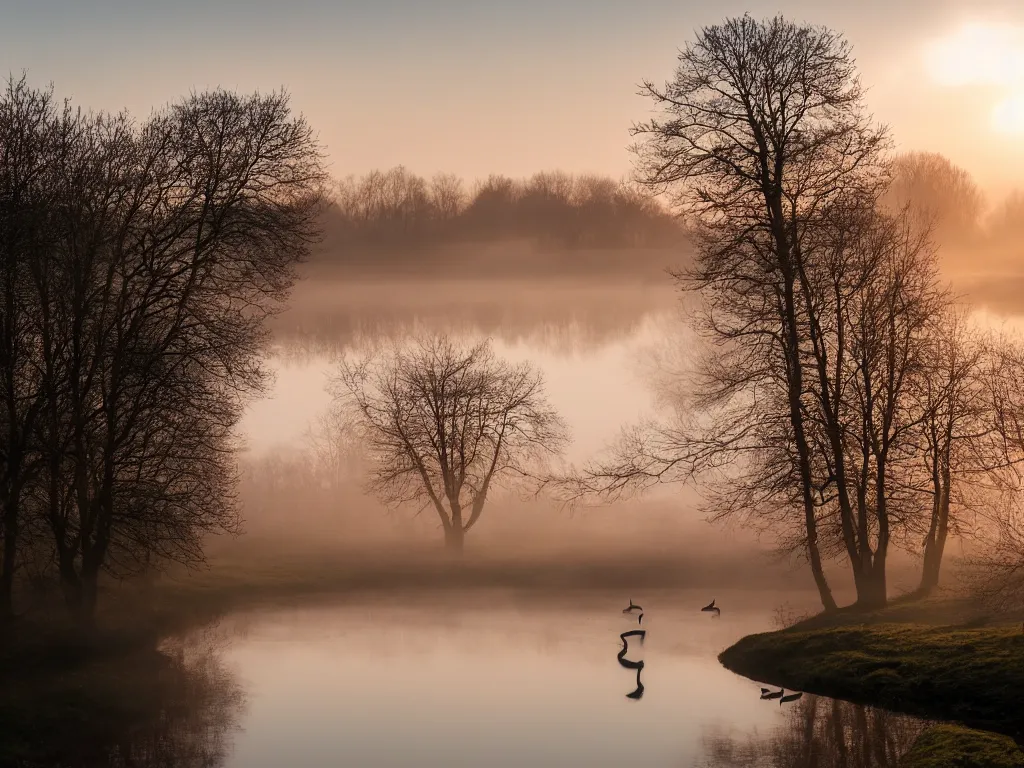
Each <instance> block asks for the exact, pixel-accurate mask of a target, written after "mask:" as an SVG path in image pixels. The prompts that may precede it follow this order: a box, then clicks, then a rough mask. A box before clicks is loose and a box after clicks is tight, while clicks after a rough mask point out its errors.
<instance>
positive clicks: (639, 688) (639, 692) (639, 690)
mask: <svg viewBox="0 0 1024 768" xmlns="http://www.w3.org/2000/svg"><path fill="white" fill-rule="evenodd" d="M640 663H641V664H643V662H642V661H641V662H640ZM640 670H641V668H639V667H638V668H637V670H636V690H635V691H633V692H632V693H627V694H626V698H627V699H640V698H641V697H642V696H643V695H644V684H643V683H641V682H640Z"/></svg>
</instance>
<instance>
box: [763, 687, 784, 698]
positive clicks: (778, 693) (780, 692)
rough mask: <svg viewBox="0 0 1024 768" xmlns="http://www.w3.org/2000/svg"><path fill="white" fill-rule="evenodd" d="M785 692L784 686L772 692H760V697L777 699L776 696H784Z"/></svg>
mask: <svg viewBox="0 0 1024 768" xmlns="http://www.w3.org/2000/svg"><path fill="white" fill-rule="evenodd" d="M785 693H786V689H785V688H779V690H777V691H775V692H774V693H762V694H761V698H762V699H778V698H781V697H782V696H784V695H785Z"/></svg>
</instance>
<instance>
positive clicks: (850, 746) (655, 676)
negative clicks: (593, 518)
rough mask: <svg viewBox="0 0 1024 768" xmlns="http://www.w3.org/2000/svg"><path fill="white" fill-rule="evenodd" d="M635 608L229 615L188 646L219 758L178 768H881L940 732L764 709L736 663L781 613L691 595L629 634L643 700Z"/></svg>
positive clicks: (525, 604) (355, 607) (422, 600)
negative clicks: (711, 608) (733, 655)
mask: <svg viewBox="0 0 1024 768" xmlns="http://www.w3.org/2000/svg"><path fill="white" fill-rule="evenodd" d="M629 597H630V596H628V595H626V596H620V595H611V594H601V593H595V592H592V591H588V592H581V593H578V594H564V595H560V596H558V595H556V596H542V595H537V594H531V593H509V592H503V593H496V592H484V591H467V592H464V593H453V592H445V593H443V594H442V593H438V594H433V595H431V594H429V593H428V594H420V595H418V596H416V598H415V599H413V598H412V597H409V596H405V597H402V596H399V595H391V596H381V595H377V596H375V597H373V598H371V597H369V596H367V597H364V598H359V597H352V598H351V599H348V600H346V601H345V602H344V603H333V604H326V605H318V606H314V607H302V608H300V607H296V608H293V609H287V610H274V611H263V612H258V613H241V614H235V615H232V616H229V617H226V618H225V619H224V620H222V621H221V622H219V624H217V625H216V626H213V627H209V628H206V629H205V630H203V631H201V632H199V633H198V634H195V635H193V636H192V637H191V638H186V639H185V642H184V644H185V645H186V646H190V647H192V648H205V649H206V650H205V652H203V653H193V654H192V658H193V659H202V663H198V662H195V661H193V662H192V663H191V665H192V666H191V668H190V669H191V671H189V672H188V674H189V675H190V676H192V677H193V678H194V679H193V682H192V683H190V684H189V686H187V688H188V690H191V691H193V692H196V693H197V694H198V695H196V696H195V701H194V702H193V704H194V705H195V706H197V707H199V708H201V707H207V708H208V709H210V710H211V711H212V712H214V713H215V714H216V715H217V716H219V717H217V716H211V715H210V714H209V713H207V714H203V713H199V712H194V713H192V715H191V716H190V718H189V722H192V723H193V724H195V723H199V724H201V727H198V728H196V727H193V728H192V731H193V732H194V733H196V734H200V735H204V734H205V736H206V737H208V738H209V739H210V740H211V741H214V740H215V741H216V744H217V749H212V748H208V749H199V747H198V746H197V744H196V741H195V738H193V739H189V740H188V744H189V750H190V751H191V753H192V755H191V756H190V755H185V756H183V760H182V761H181V762H175V763H168V764H174V765H179V764H180V765H192V764H196V765H198V764H203V765H207V766H214V765H217V766H221V765H222V766H226V767H228V768H261V767H262V766H266V767H267V768H277V767H278V766H285V765H287V766H295V767H296V768H299V767H301V766H310V768H316V767H319V766H323V767H324V768H327V766H332V767H333V766H380V768H398V767H400V766H401V767H405V766H410V767H411V766H450V767H451V768H457V767H461V766H467V767H468V766H484V765H486V766H495V767H505V766H507V767H508V768H512V767H513V766H516V767H522V766H593V767H597V766H623V765H628V766H651V767H652V768H653V767H654V766H658V767H667V766H674V767H678V768H691V767H692V768H711V767H712V766H716V767H717V766H746V765H751V766H752V765H755V764H756V765H758V766H764V765H769V766H779V767H780V768H781V767H782V766H787V767H789V766H796V765H800V766H805V768H819V767H820V768H824V767H825V766H830V767H832V766H834V767H836V768H838V767H839V766H858V768H873V767H875V766H878V767H879V768H881V767H882V766H895V765H897V761H898V758H899V756H900V755H901V754H903V753H904V752H905V751H906V750H907V749H909V747H910V746H911V744H912V743H913V740H914V739H915V738H916V736H917V735H918V734H919V733H920V732H921V730H923V728H924V727H925V724H924V723H923V722H921V721H918V720H915V719H914V718H909V717H905V716H900V715H894V714H890V713H887V712H885V711H882V710H872V709H869V708H864V707H858V706H854V705H851V704H847V703H843V702H837V701H833V700H830V699H825V698H821V697H815V696H811V695H805V696H803V697H802V698H801V699H799V700H798V701H796V702H792V703H784V704H780V702H779V701H777V700H761V699H760V690H759V686H758V685H757V684H756V683H754V682H752V681H749V680H746V679H744V678H741V677H738V676H736V675H734V674H732V673H730V672H728V671H727V670H725V669H724V668H723V667H722V666H721V665H720V664H719V663H718V661H717V659H716V656H717V653H718V652H719V651H721V650H722V649H723V648H725V647H726V646H727V645H729V644H730V643H732V642H733V641H735V640H736V639H738V638H739V637H741V636H742V635H744V634H747V633H750V632H755V631H764V630H768V629H771V628H772V620H771V613H770V611H767V610H759V609H756V608H750V607H741V608H739V609H736V610H733V609H731V608H730V603H729V601H728V599H727V600H726V601H722V600H720V601H719V604H720V605H721V606H722V609H723V610H722V614H721V617H720V618H712V617H711V615H710V614H706V613H701V612H700V611H699V607H700V605H701V604H703V601H702V599H701V598H702V597H703V596H699V595H693V594H688V593H680V592H674V593H673V592H655V593H652V594H645V595H633V596H632V598H633V599H634V600H635V601H636V602H637V603H640V604H641V605H642V606H643V609H644V620H643V628H645V629H646V630H647V632H648V634H647V636H646V638H645V640H644V642H643V643H642V644H641V643H639V642H638V641H637V638H628V640H629V652H628V654H627V655H626V659H627V660H632V661H638V660H641V659H642V660H643V661H644V663H645V665H644V668H643V669H642V670H641V672H640V675H641V680H642V683H643V686H644V691H643V695H642V697H641V698H640V699H638V700H634V699H630V698H627V694H628V693H630V692H633V691H634V689H635V687H636V677H637V673H636V671H634V670H632V669H626V668H624V667H623V666H621V665H620V664H619V662H618V660H617V658H616V655H617V654H618V652H619V650H620V647H621V644H620V640H619V635H620V633H622V632H625V631H627V630H631V629H636V628H637V619H636V618H634V617H633V616H631V615H624V614H623V613H622V608H623V607H625V605H626V603H627V601H628V599H629ZM748 602H749V601H748ZM181 642H182V641H178V645H177V646H175V645H174V643H172V646H174V647H179V648H180V647H181ZM213 660H215V663H214V661H213ZM186 667H189V664H188V663H186V664H184V665H183V668H186ZM196 670H199V671H200V672H202V673H203V674H197V672H196ZM197 680H199V681H201V682H196V681H197ZM218 688H221V689H223V688H231V689H232V690H233V693H232V694H231V695H226V694H223V693H222V694H220V695H218V694H217V690H218ZM225 702H228V703H227V704H226V703H225ZM180 730H181V729H179V731H180ZM200 740H201V739H200ZM196 755H201V756H202V758H203V760H204V762H202V763H199V762H190V761H189V759H190V758H191V759H193V760H194V759H196V758H195V756H196ZM125 756H126V757H128V755H125ZM126 764H129V765H134V764H137V763H135V762H127V763H126ZM147 764H148V763H147Z"/></svg>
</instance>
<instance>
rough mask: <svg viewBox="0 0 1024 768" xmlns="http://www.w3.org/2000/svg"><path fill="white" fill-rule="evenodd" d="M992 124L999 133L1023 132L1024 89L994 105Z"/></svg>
mask: <svg viewBox="0 0 1024 768" xmlns="http://www.w3.org/2000/svg"><path fill="white" fill-rule="evenodd" d="M992 125H993V127H994V128H995V129H996V130H997V131H999V133H1009V134H1024V91H1021V92H1020V93H1016V94H1014V95H1013V96H1012V97H1010V98H1009V99H1006V100H1005V101H1002V102H1000V103H999V104H997V105H996V108H995V110H994V111H993V113H992Z"/></svg>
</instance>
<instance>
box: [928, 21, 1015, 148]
mask: <svg viewBox="0 0 1024 768" xmlns="http://www.w3.org/2000/svg"><path fill="white" fill-rule="evenodd" d="M924 64H925V68H926V70H927V71H928V74H929V75H930V76H931V78H932V79H933V80H934V81H935V82H936V83H937V84H939V85H941V86H945V87H949V88H962V87H971V86H974V87H984V88H987V89H992V90H993V91H994V93H995V94H996V98H997V99H998V101H997V103H996V104H995V105H994V106H993V108H992V114H991V124H992V129H993V130H994V131H996V132H998V133H1004V134H1024V27H1020V26H1013V25H1009V24H993V23H978V22H974V23H969V24H964V25H963V26H961V27H960V28H958V29H957V30H956V31H955V32H953V33H951V34H949V35H947V36H945V37H942V38H939V39H937V40H933V41H932V42H931V43H930V44H929V45H927V46H926V47H925V50H924Z"/></svg>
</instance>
